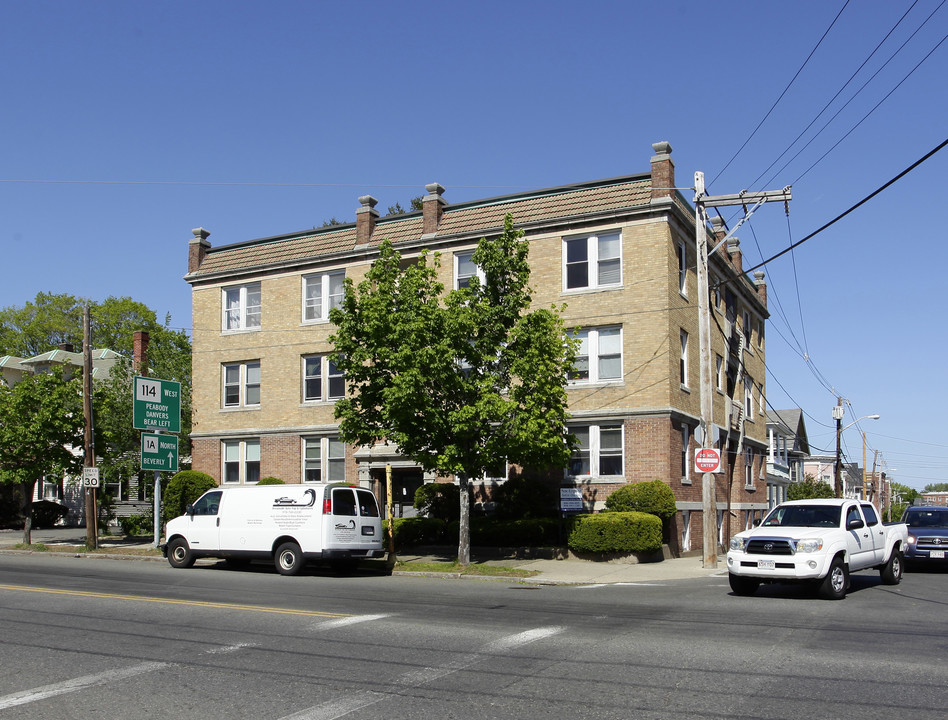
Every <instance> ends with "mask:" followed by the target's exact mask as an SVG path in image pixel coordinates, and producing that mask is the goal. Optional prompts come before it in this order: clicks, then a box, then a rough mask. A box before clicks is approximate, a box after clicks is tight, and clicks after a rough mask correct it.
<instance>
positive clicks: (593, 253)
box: [563, 231, 622, 290]
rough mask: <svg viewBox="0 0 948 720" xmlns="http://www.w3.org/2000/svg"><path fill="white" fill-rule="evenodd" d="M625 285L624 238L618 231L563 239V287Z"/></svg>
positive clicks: (590, 287) (579, 287)
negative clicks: (623, 283) (623, 279)
mask: <svg viewBox="0 0 948 720" xmlns="http://www.w3.org/2000/svg"><path fill="white" fill-rule="evenodd" d="M621 283H622V238H621V235H620V233H619V232H618V231H616V232H611V233H601V234H599V235H588V236H582V237H573V238H566V239H564V240H563V286H564V287H565V288H566V289H567V290H579V289H584V288H588V289H594V288H601V287H609V286H614V285H620V284H621Z"/></svg>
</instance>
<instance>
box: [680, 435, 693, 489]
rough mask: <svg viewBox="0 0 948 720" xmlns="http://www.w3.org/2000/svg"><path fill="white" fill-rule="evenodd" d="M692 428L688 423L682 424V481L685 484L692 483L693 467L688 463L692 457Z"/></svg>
mask: <svg viewBox="0 0 948 720" xmlns="http://www.w3.org/2000/svg"><path fill="white" fill-rule="evenodd" d="M690 450H691V426H690V425H688V424H687V423H682V424H681V481H682V482H683V483H690V482H691V466H690V463H689V462H688V461H689V459H690V456H691V453H690Z"/></svg>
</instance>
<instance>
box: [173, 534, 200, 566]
mask: <svg viewBox="0 0 948 720" xmlns="http://www.w3.org/2000/svg"><path fill="white" fill-rule="evenodd" d="M168 562H169V563H171V567H173V568H189V567H191V566H192V565H194V555H193V554H192V553H191V548H190V547H189V546H188V541H187V540H185V539H184V538H180V537H179V538H175V539H174V540H172V541H171V542H170V543H168Z"/></svg>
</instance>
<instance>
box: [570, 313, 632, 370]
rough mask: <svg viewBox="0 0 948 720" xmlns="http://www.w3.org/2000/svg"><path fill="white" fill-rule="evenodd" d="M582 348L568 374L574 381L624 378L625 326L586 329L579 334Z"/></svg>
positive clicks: (578, 351)
mask: <svg viewBox="0 0 948 720" xmlns="http://www.w3.org/2000/svg"><path fill="white" fill-rule="evenodd" d="M575 337H576V338H578V339H579V349H578V350H577V352H576V362H575V363H574V364H573V369H572V370H571V371H570V373H569V379H570V382H572V383H577V384H580V383H598V382H614V381H617V380H621V379H622V328H621V327H603V328H586V329H583V330H579V331H578V332H577V333H576V336H575Z"/></svg>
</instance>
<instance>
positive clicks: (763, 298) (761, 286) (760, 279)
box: [754, 270, 767, 307]
mask: <svg viewBox="0 0 948 720" xmlns="http://www.w3.org/2000/svg"><path fill="white" fill-rule="evenodd" d="M754 285H756V286H757V297H758V299H759V300H760V302H761V303H763V305H764V307H767V283H765V282H764V271H763V270H758V271H757V272H755V273H754Z"/></svg>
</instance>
